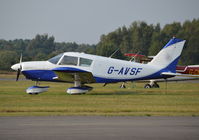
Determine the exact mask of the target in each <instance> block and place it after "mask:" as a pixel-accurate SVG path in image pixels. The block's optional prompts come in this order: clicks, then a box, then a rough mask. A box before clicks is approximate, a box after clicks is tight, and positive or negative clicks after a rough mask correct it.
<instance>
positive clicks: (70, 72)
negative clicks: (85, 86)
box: [53, 67, 95, 83]
mask: <svg viewBox="0 0 199 140" xmlns="http://www.w3.org/2000/svg"><path fill="white" fill-rule="evenodd" d="M53 71H54V72H55V74H56V75H57V77H54V78H53V79H56V80H59V81H63V82H74V81H81V83H94V82H95V79H94V77H93V74H92V73H91V72H88V71H85V70H82V69H78V68H72V67H59V68H55V69H53Z"/></svg>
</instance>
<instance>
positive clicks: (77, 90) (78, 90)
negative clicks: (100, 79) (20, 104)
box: [66, 86, 93, 95]
mask: <svg viewBox="0 0 199 140" xmlns="http://www.w3.org/2000/svg"><path fill="white" fill-rule="evenodd" d="M92 89H93V87H89V86H83V87H71V88H68V89H67V91H66V92H67V93H68V94H71V95H75V94H85V93H86V92H88V91H90V90H92Z"/></svg>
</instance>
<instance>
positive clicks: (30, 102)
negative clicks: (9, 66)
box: [0, 75, 199, 116]
mask: <svg viewBox="0 0 199 140" xmlns="http://www.w3.org/2000/svg"><path fill="white" fill-rule="evenodd" d="M3 76H4V77H6V76H5V75H3ZM8 77H9V78H14V77H15V75H12V76H10V75H9V76H8ZM0 78H1V75H0ZM41 84H42V85H49V86H50V87H51V88H50V89H49V91H48V92H45V93H41V94H39V95H28V94H26V93H25V90H26V88H27V87H29V86H32V85H34V82H32V81H18V82H15V81H14V80H13V81H12V80H1V81H0V116H46V115H50V116H58V115H104V116H199V87H198V86H199V83H189V82H188V83H186V82H185V83H168V88H167V92H165V83H160V87H161V88H159V89H144V88H143V86H144V83H130V82H129V83H127V85H126V86H127V88H126V89H120V88H119V85H120V83H118V84H108V85H107V86H106V87H103V84H92V85H90V86H92V87H94V89H93V90H92V91H91V92H89V93H87V94H85V95H68V94H67V93H66V92H65V91H66V89H67V88H68V87H71V86H73V85H72V84H66V83H48V82H42V83H41Z"/></svg>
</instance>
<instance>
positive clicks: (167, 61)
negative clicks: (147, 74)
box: [148, 38, 185, 73]
mask: <svg viewBox="0 0 199 140" xmlns="http://www.w3.org/2000/svg"><path fill="white" fill-rule="evenodd" d="M184 43H185V40H181V39H178V38H172V39H171V40H170V41H169V42H168V43H167V44H166V45H165V46H164V47H163V48H162V50H161V51H160V52H159V53H158V54H157V55H156V56H155V57H154V58H153V60H152V61H151V62H149V63H148V64H149V65H154V66H158V67H160V68H166V69H167V70H168V71H170V72H174V73H175V72H176V65H177V63H178V59H179V57H180V55H181V53H182V49H183V46H184Z"/></svg>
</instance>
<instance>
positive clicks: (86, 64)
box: [79, 58, 92, 67]
mask: <svg viewBox="0 0 199 140" xmlns="http://www.w3.org/2000/svg"><path fill="white" fill-rule="evenodd" d="M91 64H92V60H91V59H86V58H80V60H79V66H83V67H89V66H90V65H91Z"/></svg>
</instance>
